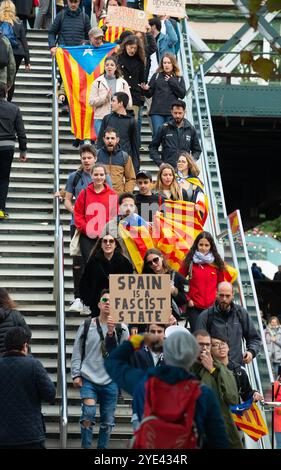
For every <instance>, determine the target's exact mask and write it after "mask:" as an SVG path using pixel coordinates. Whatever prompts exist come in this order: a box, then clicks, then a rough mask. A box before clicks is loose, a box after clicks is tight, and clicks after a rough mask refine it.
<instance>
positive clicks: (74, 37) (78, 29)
mask: <svg viewBox="0 0 281 470" xmlns="http://www.w3.org/2000/svg"><path fill="white" fill-rule="evenodd" d="M62 15H63V20H62V19H61V18H62ZM90 29H91V24H90V20H89V17H88V16H87V15H84V14H83V12H82V10H81V9H80V8H78V10H76V11H75V12H74V11H71V10H70V9H69V8H68V7H67V8H66V9H65V10H62V11H61V12H60V13H59V14H58V15H57V16H56V18H55V20H54V22H53V24H52V26H51V27H50V29H49V36H48V42H49V48H50V49H51V48H52V47H55V46H56V43H57V42H58V44H59V46H62V45H64V46H80V44H81V41H83V40H84V39H89V38H88V33H89V31H90ZM57 36H58V39H57Z"/></svg>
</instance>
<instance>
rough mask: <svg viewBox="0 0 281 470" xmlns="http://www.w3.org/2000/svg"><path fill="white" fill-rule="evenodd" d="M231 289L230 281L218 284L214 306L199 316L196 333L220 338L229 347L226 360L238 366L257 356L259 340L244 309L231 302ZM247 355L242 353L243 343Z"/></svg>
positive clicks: (232, 296)
mask: <svg viewBox="0 0 281 470" xmlns="http://www.w3.org/2000/svg"><path fill="white" fill-rule="evenodd" d="M233 299H234V292H233V286H232V284H230V283H229V282H221V283H220V284H219V285H218V292H217V300H216V302H215V303H214V305H213V306H212V307H210V308H208V309H207V310H203V312H202V313H200V315H199V317H198V320H197V323H196V330H206V331H208V333H210V334H211V336H214V337H215V336H216V335H218V334H220V335H223V336H224V337H225V338H226V339H227V342H228V345H229V358H230V360H232V361H234V362H237V363H238V364H243V363H244V364H249V363H250V362H251V361H252V360H253V358H254V357H255V356H256V355H257V354H258V353H259V351H260V348H261V344H262V343H261V338H260V334H259V332H258V331H257V330H256V328H255V326H254V323H253V320H252V319H251V317H250V315H249V313H248V312H247V310H246V309H244V308H243V307H241V306H240V305H238V304H236V303H235V302H234V301H233ZM243 339H244V340H245V342H246V348H247V350H246V352H245V353H244V355H243V354H242V340H243Z"/></svg>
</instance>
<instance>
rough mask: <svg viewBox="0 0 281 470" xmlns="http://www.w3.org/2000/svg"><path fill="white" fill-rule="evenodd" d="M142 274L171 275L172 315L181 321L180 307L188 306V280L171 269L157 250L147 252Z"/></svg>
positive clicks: (152, 249)
mask: <svg viewBox="0 0 281 470" xmlns="http://www.w3.org/2000/svg"><path fill="white" fill-rule="evenodd" d="M142 274H169V275H170V279H171V281H170V284H171V297H172V314H173V316H174V317H175V318H176V319H177V320H179V317H180V310H179V307H181V306H182V305H185V304H186V294H185V289H186V288H187V284H188V283H187V281H186V279H185V278H184V277H183V276H182V275H181V274H180V273H178V272H177V271H174V270H173V269H171V268H170V267H169V266H168V264H167V261H166V260H165V258H164V256H163V255H162V253H161V251H159V250H157V249H156V248H151V249H150V250H147V252H146V253H145V255H144V260H143V268H142Z"/></svg>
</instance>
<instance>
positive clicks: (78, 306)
mask: <svg viewBox="0 0 281 470" xmlns="http://www.w3.org/2000/svg"><path fill="white" fill-rule="evenodd" d="M79 154H80V160H81V165H80V167H79V168H78V170H76V171H73V172H72V173H70V175H69V176H68V178H67V182H66V187H65V197H64V207H65V208H66V210H68V212H70V214H71V220H70V237H71V239H72V238H73V237H74V234H75V230H76V227H75V224H74V216H73V212H74V204H73V200H74V199H77V197H78V195H79V193H80V192H81V191H83V189H86V188H87V186H88V185H89V184H90V183H91V182H92V177H91V171H92V168H93V166H94V165H95V164H96V161H97V153H96V149H95V148H94V147H93V146H92V145H82V146H81V147H80V149H79ZM106 183H107V184H108V186H109V187H110V188H112V183H111V178H110V176H109V175H106ZM72 270H73V284H74V300H73V301H72V303H71V305H70V307H69V311H70V312H80V314H81V315H84V314H86V315H88V314H89V313H90V311H89V309H88V307H86V306H85V305H83V303H82V302H81V299H80V290H79V283H80V279H81V276H82V273H83V270H84V263H83V258H82V256H73V264H72Z"/></svg>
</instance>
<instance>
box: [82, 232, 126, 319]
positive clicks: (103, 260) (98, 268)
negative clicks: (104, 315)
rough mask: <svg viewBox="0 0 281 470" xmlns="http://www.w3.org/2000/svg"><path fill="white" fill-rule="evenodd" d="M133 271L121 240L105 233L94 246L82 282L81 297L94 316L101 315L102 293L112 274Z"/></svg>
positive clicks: (106, 287) (107, 286) (107, 285)
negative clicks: (123, 251) (123, 250)
mask: <svg viewBox="0 0 281 470" xmlns="http://www.w3.org/2000/svg"><path fill="white" fill-rule="evenodd" d="M132 273H133V266H132V265H131V263H130V261H129V260H128V258H126V256H124V255H123V254H122V248H121V245H120V243H119V241H118V240H117V239H116V238H114V237H113V236H112V235H110V234H105V235H104V236H103V237H102V238H100V239H99V240H98V241H97V243H96V245H95V246H94V248H93V251H92V252H91V254H90V257H89V260H88V263H87V265H86V267H85V271H84V273H83V275H82V278H81V282H80V297H81V299H82V300H83V302H84V304H85V305H89V307H90V310H91V315H92V316H93V317H95V316H97V315H99V308H98V303H99V299H100V294H101V292H102V290H103V289H108V288H109V276H110V274H132Z"/></svg>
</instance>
